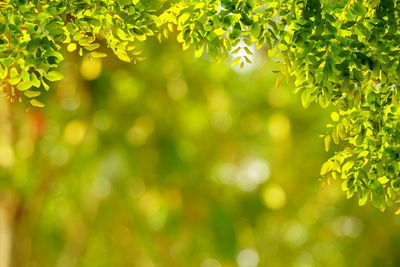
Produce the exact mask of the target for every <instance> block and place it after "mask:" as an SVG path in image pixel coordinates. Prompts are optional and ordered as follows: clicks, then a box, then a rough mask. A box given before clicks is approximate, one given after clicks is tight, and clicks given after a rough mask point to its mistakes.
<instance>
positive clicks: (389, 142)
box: [0, 0, 400, 210]
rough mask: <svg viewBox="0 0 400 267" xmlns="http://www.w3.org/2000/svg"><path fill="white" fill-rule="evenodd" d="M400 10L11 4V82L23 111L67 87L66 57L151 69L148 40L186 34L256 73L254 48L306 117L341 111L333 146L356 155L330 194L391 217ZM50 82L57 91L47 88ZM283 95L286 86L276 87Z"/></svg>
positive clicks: (295, 2)
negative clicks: (61, 83)
mask: <svg viewBox="0 0 400 267" xmlns="http://www.w3.org/2000/svg"><path fill="white" fill-rule="evenodd" d="M399 10H400V9H399V4H398V1H394V0H380V1H378V0H376V1H370V0H349V1H331V0H288V1H268V2H266V1H257V0H254V1H251V0H233V1H228V0H221V1H219V0H215V1H209V0H203V1H192V0H181V1H148V0H132V1H131V0H117V1H106V0H92V1H89V0H70V1H60V0H58V1H41V0H32V1H27V0H18V1H17V0H7V1H4V2H1V5H0V12H1V13H0V35H1V36H0V49H1V50H2V52H1V57H0V78H2V83H3V91H4V92H5V93H6V95H7V96H8V97H9V98H11V99H12V100H19V101H22V99H25V100H29V102H30V104H32V105H33V106H37V107H42V106H44V104H43V103H42V102H40V101H38V96H39V95H40V94H41V93H42V92H43V90H37V89H32V88H34V87H36V88H44V89H46V90H48V89H49V86H48V85H47V83H46V82H47V81H57V80H60V79H61V78H62V75H61V73H59V72H58V71H56V70H54V68H57V67H58V66H59V64H60V62H61V61H62V60H63V57H64V56H63V54H62V53H60V51H61V48H62V46H63V45H64V46H66V49H67V50H68V51H71V52H73V51H75V50H78V51H79V55H86V56H89V57H90V58H101V57H104V56H106V54H105V53H104V52H101V51H99V50H98V49H99V47H100V42H105V43H106V46H107V47H109V48H111V50H112V51H113V52H114V53H115V54H116V55H117V57H118V58H119V59H121V60H123V61H127V62H130V61H132V59H133V61H136V60H143V59H144V58H143V57H142V56H139V55H140V54H141V51H140V50H137V49H135V45H137V41H139V42H141V41H145V40H147V39H148V37H149V36H153V35H155V36H157V38H158V39H159V40H160V41H161V40H162V39H163V36H164V37H168V35H169V34H170V32H175V31H177V32H178V34H177V36H176V39H177V41H178V42H180V43H182V46H183V49H184V50H185V49H188V48H190V47H193V48H194V50H195V56H197V57H199V56H202V55H203V53H204V52H206V54H207V55H208V56H211V57H212V58H214V59H217V60H219V59H221V58H224V57H226V56H227V55H229V54H237V53H239V52H241V53H240V54H238V55H237V57H236V59H235V60H234V61H233V62H232V64H233V65H237V64H239V65H240V66H244V64H245V63H246V62H247V63H251V59H250V57H251V56H252V54H253V52H252V51H251V50H250V48H249V47H250V46H252V45H253V44H256V46H257V47H258V48H261V47H266V48H268V51H269V54H270V55H272V56H275V57H277V60H278V61H280V62H281V63H282V64H281V66H280V70H279V71H280V72H281V74H282V76H280V77H278V80H277V82H276V84H277V85H279V84H280V81H281V80H282V78H283V76H287V78H289V76H293V77H294V78H295V86H296V91H298V92H300V93H301V99H302V103H303V105H304V106H308V105H309V104H310V103H312V102H318V103H320V105H321V106H322V107H327V106H329V105H333V106H336V107H337V110H336V111H335V113H333V118H335V121H334V123H333V124H330V125H329V127H331V128H332V129H329V131H328V132H327V133H326V134H325V135H324V139H325V144H326V149H329V146H330V143H331V142H332V141H333V142H334V143H336V144H338V143H339V142H340V143H341V144H343V145H345V147H346V148H345V149H342V150H341V151H339V152H338V153H336V154H335V155H334V156H333V157H332V158H331V159H330V160H329V161H327V162H326V163H325V164H324V165H323V167H322V169H321V175H322V176H323V177H324V178H325V180H326V182H327V183H328V184H330V183H331V181H332V180H335V179H336V178H337V177H340V178H342V179H343V186H342V188H343V190H345V191H346V192H347V196H348V197H351V196H353V195H354V194H357V195H358V197H359V203H360V205H364V204H365V203H366V201H367V200H368V199H370V200H371V201H372V203H373V204H374V205H375V206H376V207H378V208H379V209H381V210H384V209H385V207H386V206H388V205H392V204H393V203H394V202H398V201H399V193H398V192H399V190H400V180H399V179H400V178H398V177H399V175H400V167H399V162H400V161H399V159H400V146H399V144H398V143H399V136H400V134H399V129H400V125H399V122H398V121H399V120H398V118H399V112H398V101H399V93H398V88H397V84H398V82H399V74H400V57H399V51H398V50H399V43H400V42H399V36H400V35H399V31H398V26H399V21H400V20H399V12H400V11H399ZM45 80H47V81H45ZM277 87H278V86H277Z"/></svg>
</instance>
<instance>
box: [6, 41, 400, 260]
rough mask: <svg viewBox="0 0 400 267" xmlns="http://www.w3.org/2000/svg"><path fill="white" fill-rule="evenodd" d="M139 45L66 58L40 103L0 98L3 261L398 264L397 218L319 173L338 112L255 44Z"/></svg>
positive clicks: (398, 229)
mask: <svg viewBox="0 0 400 267" xmlns="http://www.w3.org/2000/svg"><path fill="white" fill-rule="evenodd" d="M141 49H143V55H145V56H147V59H146V60H145V61H143V62H140V63H138V64H125V63H121V62H120V61H118V60H116V59H115V58H113V57H111V56H109V57H107V58H105V59H103V60H102V61H100V60H89V59H88V58H79V57H78V56H77V55H75V54H67V58H66V61H65V63H64V65H63V69H62V71H63V73H64V75H65V79H64V80H62V81H61V82H58V83H55V84H53V90H51V92H50V93H49V94H48V95H47V96H44V97H43V98H42V99H41V100H42V101H43V102H44V103H46V107H45V108H43V109H32V108H30V109H29V110H26V107H25V106H23V105H21V104H19V105H18V104H10V103H7V102H5V100H3V99H1V100H0V101H1V104H0V109H1V114H2V116H1V117H0V129H1V131H0V166H1V167H0V266H1V267H3V266H38V267H39V266H40V267H42V266H43V267H45V266H59V267H66V266H96V267H97V266H139V267H142V266H143V267H152V266H155V267H156V266H167V267H169V266H171V267H174V266H199V267H225V266H226V267H231V266H232V267H233V266H238V267H256V266H295V267H300V266H400V254H399V253H398V252H399V247H400V246H399V245H400V227H399V225H400V217H398V216H395V215H393V211H390V210H389V211H386V212H384V213H381V212H380V211H378V210H377V209H375V208H373V207H371V206H369V205H367V206H366V207H358V204H357V201H356V200H354V199H350V200H346V199H345V195H344V194H343V193H342V192H341V190H340V181H337V182H336V183H335V184H334V185H333V186H331V187H325V188H324V187H323V186H322V183H321V182H320V181H319V180H318V179H319V170H320V166H321V164H322V163H323V162H324V161H325V160H326V159H328V158H329V156H330V154H329V153H326V152H325V151H324V147H323V143H322V140H321V139H320V138H318V135H319V134H321V133H323V132H324V131H326V128H325V125H326V124H327V123H328V122H329V114H330V112H331V111H332V109H331V110H329V109H325V110H324V109H322V108H320V107H319V106H316V105H313V106H311V107H310V108H308V109H303V107H302V106H301V103H300V101H299V96H297V95H294V94H293V93H292V92H291V91H292V89H293V86H292V85H291V84H289V85H288V84H287V83H285V82H283V83H282V85H281V86H280V87H279V88H278V89H277V88H275V80H276V74H273V73H272V70H275V69H277V66H276V65H274V64H273V63H272V62H270V61H268V60H266V59H265V58H266V56H265V54H264V52H263V51H258V52H257V54H256V56H255V59H254V60H255V62H254V64H253V65H248V66H246V67H245V68H244V69H243V70H240V69H238V68H231V67H230V64H229V62H228V61H227V62H221V63H216V62H213V61H211V60H209V59H208V58H207V57H206V56H203V57H202V58H200V59H195V58H194V56H193V53H192V51H186V52H182V51H181V50H182V49H181V48H180V47H178V46H177V45H175V44H174V42H166V43H163V44H158V43H156V42H154V43H153V42H152V41H149V42H148V43H147V44H146V46H143V47H142V48H141Z"/></svg>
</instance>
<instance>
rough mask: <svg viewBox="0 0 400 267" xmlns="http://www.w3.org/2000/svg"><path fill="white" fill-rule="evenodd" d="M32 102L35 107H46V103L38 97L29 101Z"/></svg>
mask: <svg viewBox="0 0 400 267" xmlns="http://www.w3.org/2000/svg"><path fill="white" fill-rule="evenodd" d="M29 102H30V103H31V105H32V106H34V107H38V108H42V107H44V104H43V103H42V102H40V101H38V100H36V99H32V100H31V101H29Z"/></svg>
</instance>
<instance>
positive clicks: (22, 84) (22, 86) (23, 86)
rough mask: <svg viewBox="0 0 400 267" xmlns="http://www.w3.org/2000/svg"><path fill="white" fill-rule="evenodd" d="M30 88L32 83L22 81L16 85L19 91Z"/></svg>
mask: <svg viewBox="0 0 400 267" xmlns="http://www.w3.org/2000/svg"><path fill="white" fill-rule="evenodd" d="M31 87H32V82H31V81H22V82H20V83H19V84H18V85H17V89H18V90H19V91H26V90H28V89H29V88H31Z"/></svg>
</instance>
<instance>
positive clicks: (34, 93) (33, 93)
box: [24, 90, 41, 98]
mask: <svg viewBox="0 0 400 267" xmlns="http://www.w3.org/2000/svg"><path fill="white" fill-rule="evenodd" d="M40 94H41V92H40V91H30V90H29V91H25V92H24V95H25V96H27V97H29V98H33V97H37V96H39V95H40Z"/></svg>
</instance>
